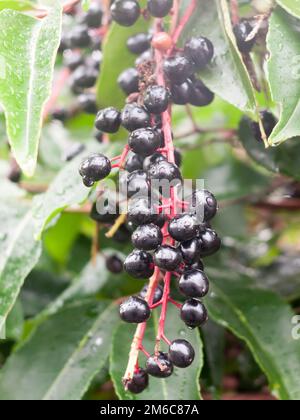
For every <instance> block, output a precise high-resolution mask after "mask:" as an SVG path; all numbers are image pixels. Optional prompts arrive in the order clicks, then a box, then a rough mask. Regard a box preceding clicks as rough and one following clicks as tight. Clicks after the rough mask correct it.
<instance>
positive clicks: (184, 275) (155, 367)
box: [79, 0, 221, 393]
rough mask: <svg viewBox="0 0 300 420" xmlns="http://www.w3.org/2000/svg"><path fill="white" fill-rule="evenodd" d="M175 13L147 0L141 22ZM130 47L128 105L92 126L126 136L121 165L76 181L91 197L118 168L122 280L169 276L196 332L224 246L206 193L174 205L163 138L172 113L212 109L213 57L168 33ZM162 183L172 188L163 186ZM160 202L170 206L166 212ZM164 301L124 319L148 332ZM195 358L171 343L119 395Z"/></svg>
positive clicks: (86, 165)
mask: <svg viewBox="0 0 300 420" xmlns="http://www.w3.org/2000/svg"><path fill="white" fill-rule="evenodd" d="M172 6H173V1H172V0H159V1H158V0H148V3H147V10H146V11H144V13H146V14H147V13H148V14H151V15H152V16H154V17H160V18H161V17H164V16H166V15H167V14H169V13H170V11H171V9H172ZM111 15H112V19H113V20H115V21H116V22H117V23H118V24H121V25H123V26H131V25H133V24H134V23H135V22H136V21H137V19H138V18H139V16H140V15H141V9H140V6H139V4H138V2H137V1H135V0H116V1H115V2H114V3H113V5H112V6H111ZM127 47H128V49H129V50H130V51H131V52H132V53H134V54H136V55H139V56H138V58H137V60H136V67H135V68H130V69H127V70H125V71H124V72H123V73H122V74H121V75H120V76H119V78H118V83H119V85H120V87H121V88H122V89H123V91H124V92H125V94H126V95H127V102H126V105H125V106H124V108H123V109H122V110H119V109H116V108H114V107H109V108H106V109H102V110H100V111H99V112H98V113H97V115H96V120H95V126H96V129H97V130H98V131H99V132H101V133H108V134H112V133H117V132H118V131H119V130H120V128H121V127H123V128H125V129H126V130H127V131H128V132H129V134H128V144H127V146H126V148H125V154H123V155H122V157H123V156H124V162H123V161H122V162H120V163H119V164H116V165H115V164H112V161H111V160H110V159H108V158H107V157H106V156H104V155H102V154H94V155H92V156H90V157H88V158H87V159H85V160H84V161H83V162H82V164H81V166H80V169H79V172H80V175H81V176H82V179H83V182H84V184H85V185H86V186H87V187H91V186H93V185H94V183H96V182H98V181H100V180H102V179H104V178H106V177H107V176H108V175H109V174H110V173H111V171H112V169H113V168H114V167H116V166H118V167H119V168H120V169H123V167H124V169H125V173H124V174H123V176H122V179H121V184H124V185H125V187H126V192H127V196H126V198H127V200H128V208H127V216H126V217H127V220H126V223H125V224H124V225H123V226H122V227H121V228H120V229H119V230H118V232H117V233H116V235H120V232H121V230H122V229H123V233H124V231H126V233H125V237H127V236H128V232H129V231H130V232H131V241H132V244H133V246H134V250H133V251H132V253H131V254H130V255H128V256H127V258H126V259H125V261H124V265H123V267H124V270H125V271H126V272H127V273H128V274H129V275H130V276H132V277H133V278H136V279H141V280H145V279H149V278H151V277H152V276H153V275H154V273H155V272H157V270H159V273H160V276H161V278H163V277H165V276H166V275H170V276H171V278H172V280H175V279H178V280H177V285H178V288H179V291H180V292H181V294H182V295H183V296H184V298H185V299H186V300H185V301H184V303H183V304H182V305H181V304H180V303H177V302H175V301H174V302H175V304H176V305H177V306H178V307H179V308H180V317H181V319H182V321H183V322H184V323H185V324H186V325H187V326H188V327H189V328H191V329H192V328H196V327H200V326H201V325H203V324H204V323H205V322H206V320H207V310H206V308H205V306H204V304H203V303H202V301H201V299H202V298H204V297H205V296H206V295H207V293H208V291H209V281H208V278H207V276H206V274H205V272H204V265H203V262H202V258H204V257H207V256H210V255H212V254H214V253H215V252H217V251H218V250H219V248H220V246H221V241H220V238H219V237H218V235H217V233H216V232H215V231H214V230H213V229H212V228H211V225H210V223H211V221H212V219H213V218H214V216H215V215H216V213H217V208H218V205H217V201H216V198H215V197H214V195H213V194H212V193H211V192H209V191H207V190H197V191H194V192H193V193H192V195H191V197H190V199H189V200H188V201H186V202H182V201H179V200H177V198H176V199H174V195H173V192H174V190H175V189H176V188H177V187H180V186H181V185H182V183H183V178H182V174H181V171H180V165H181V161H182V156H181V154H180V152H179V151H178V150H176V149H175V151H174V150H173V144H172V145H171V146H172V147H171V150H170V142H171V143H172V138H170V137H172V134H171V135H170V132H168V130H166V127H165V124H166V122H165V120H164V116H165V115H166V114H168V112H169V109H170V107H171V105H172V103H173V104H180V105H185V104H188V103H190V104H192V105H194V106H206V105H208V104H210V103H211V101H212V100H213V98H214V95H213V93H212V92H210V91H209V89H208V88H207V87H206V86H205V85H204V84H203V82H202V81H201V80H200V79H198V78H197V76H196V72H197V71H198V70H200V69H203V68H205V67H206V66H208V65H209V63H210V62H211V60H212V59H213V55H214V47H213V44H212V43H211V42H210V41H209V40H208V39H206V38H202V37H198V38H192V39H190V40H188V41H187V42H186V44H185V46H184V49H183V50H182V51H180V52H179V51H178V50H177V49H176V48H175V46H174V45H172V39H171V37H170V35H168V34H167V33H165V32H160V33H158V34H157V33H156V34H155V35H153V34H152V33H137V34H135V35H134V36H132V37H130V38H129V39H128V41H127ZM169 50H170V51H171V53H169ZM156 51H160V53H161V54H162V57H163V63H162V73H163V79H164V81H165V83H163V84H159V83H157V75H156V72H155V70H156V66H157V61H156V55H155V53H156ZM167 137H168V138H167ZM114 160H115V159H114ZM163 182H166V184H167V185H168V188H164V187H163V186H162V183H163ZM120 187H121V186H120ZM153 197H156V201H157V203H156V204H153ZM154 201H155V200H154ZM156 201H155V202H156ZM166 202H168V203H170V202H172V204H170V205H169V206H168V205H166V204H165V203H166ZM112 207H114V211H112ZM119 214H120V203H113V204H112V203H111V201H110V200H108V201H107V202H104V207H103V206H102V211H101V214H100V213H98V212H97V206H96V204H95V205H94V206H93V209H92V213H91V216H92V218H93V219H94V220H96V221H97V222H100V223H102V224H108V225H111V224H113V223H114V222H115V221H116V219H117V218H118V216H119ZM107 267H108V269H109V270H110V271H112V272H114V273H120V272H121V271H122V267H121V261H120V259H119V257H117V256H112V257H109V259H107ZM165 292H166V287H164V286H163V285H160V284H158V286H157V288H156V290H155V292H154V296H153V300H152V302H150V301H149V296H148V295H149V290H148V286H145V287H144V288H143V289H142V290H141V292H140V293H139V295H137V296H131V297H130V298H129V299H127V300H125V301H124V302H123V303H122V304H121V305H120V317H121V319H122V320H123V321H125V322H128V323H135V324H141V323H145V322H146V321H148V319H149V318H150V316H151V312H152V310H153V309H154V308H155V307H156V306H159V305H161V304H162V303H163V301H164V300H167V301H168V300H169V299H171V297H170V295H169V292H168V293H167V296H166V293H165ZM194 356H195V351H194V349H193V347H192V345H191V344H190V343H189V342H188V341H186V340H182V339H177V340H174V341H172V342H169V350H168V353H164V352H158V351H156V352H155V353H154V354H153V355H150V356H149V357H148V358H147V362H146V367H145V369H141V368H138V369H136V371H135V373H134V376H133V377H132V378H131V379H130V380H127V381H126V384H125V385H126V387H127V389H128V390H130V391H131V392H133V393H139V392H142V391H143V390H144V389H145V388H146V387H147V385H148V375H151V376H154V377H158V378H166V377H168V376H170V375H171V374H172V373H173V370H174V366H175V367H179V368H186V367H188V366H190V365H191V363H192V362H193V360H194Z"/></svg>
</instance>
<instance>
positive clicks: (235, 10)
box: [230, 0, 240, 25]
mask: <svg viewBox="0 0 300 420" xmlns="http://www.w3.org/2000/svg"><path fill="white" fill-rule="evenodd" d="M230 12H231V20H232V23H233V25H237V24H238V23H239V21H240V15H239V3H238V0H230Z"/></svg>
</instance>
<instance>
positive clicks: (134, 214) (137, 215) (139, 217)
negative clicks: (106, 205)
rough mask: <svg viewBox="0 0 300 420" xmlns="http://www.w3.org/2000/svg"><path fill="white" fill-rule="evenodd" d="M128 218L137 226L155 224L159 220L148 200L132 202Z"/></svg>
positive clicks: (130, 202)
mask: <svg viewBox="0 0 300 420" xmlns="http://www.w3.org/2000/svg"><path fill="white" fill-rule="evenodd" d="M127 217H128V221H129V222H132V223H133V224H135V225H136V226H140V225H146V224H149V223H155V221H156V220H157V219H158V215H157V214H156V212H155V209H154V208H153V207H152V206H151V204H150V203H149V200H148V199H147V198H144V199H141V198H137V199H133V200H130V201H129V205H128V216H127Z"/></svg>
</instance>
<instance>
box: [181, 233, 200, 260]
mask: <svg viewBox="0 0 300 420" xmlns="http://www.w3.org/2000/svg"><path fill="white" fill-rule="evenodd" d="M180 251H181V254H182V257H183V260H184V262H185V263H186V264H187V265H192V264H195V263H197V262H198V260H199V258H200V243H199V239H198V238H194V239H191V240H189V241H184V242H182V243H181V244H180Z"/></svg>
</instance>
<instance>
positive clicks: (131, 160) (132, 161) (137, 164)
mask: <svg viewBox="0 0 300 420" xmlns="http://www.w3.org/2000/svg"><path fill="white" fill-rule="evenodd" d="M141 169H143V158H142V156H139V155H137V154H136V153H131V154H130V155H129V156H128V158H127V161H126V164H125V170H126V171H127V172H129V173H131V172H134V171H138V170H141Z"/></svg>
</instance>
